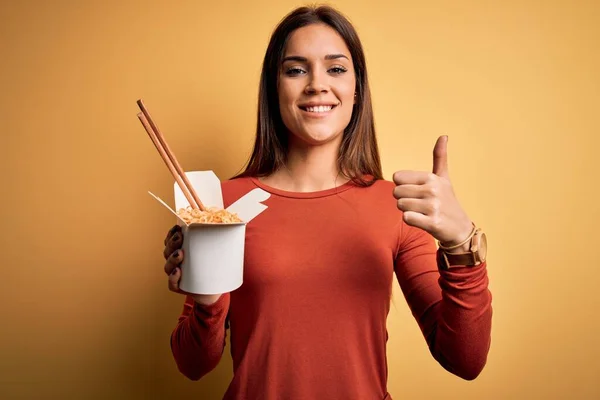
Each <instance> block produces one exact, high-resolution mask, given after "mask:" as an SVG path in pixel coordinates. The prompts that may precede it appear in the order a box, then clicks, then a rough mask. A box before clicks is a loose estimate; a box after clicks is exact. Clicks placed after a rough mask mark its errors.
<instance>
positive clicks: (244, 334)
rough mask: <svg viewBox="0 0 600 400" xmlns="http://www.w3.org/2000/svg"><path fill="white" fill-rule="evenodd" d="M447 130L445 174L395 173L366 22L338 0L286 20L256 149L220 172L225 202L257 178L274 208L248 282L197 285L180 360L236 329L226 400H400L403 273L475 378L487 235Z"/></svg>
mask: <svg viewBox="0 0 600 400" xmlns="http://www.w3.org/2000/svg"><path fill="white" fill-rule="evenodd" d="M446 142H447V139H446V138H445V137H442V138H440V139H439V140H438V142H437V143H436V145H435V149H434V162H433V164H434V165H433V172H419V171H399V172H397V173H396V174H394V182H388V181H385V180H383V177H382V173H381V166H380V161H379V154H378V149H377V143H376V139H375V129H374V123H373V112H372V106H371V97H370V92H369V84H368V80H367V71H366V66H365V58H364V54H363V50H362V46H361V43H360V40H359V38H358V36H357V34H356V32H355V30H354V28H353V27H352V26H351V25H350V23H349V22H348V21H347V20H346V19H345V18H344V17H343V16H342V15H340V14H339V13H338V12H337V11H335V10H334V9H332V8H329V7H318V8H308V7H303V8H299V9H297V10H295V11H293V12H292V13H290V14H289V15H288V16H287V17H286V18H284V20H283V21H282V22H281V23H280V24H279V26H278V27H277V29H276V30H275V32H274V33H273V36H272V38H271V40H270V43H269V46H268V49H267V51H266V55H265V59H264V64H263V69H262V75H261V80H260V94H259V109H258V126H257V136H256V142H255V146H254V151H253V154H252V156H251V158H250V161H249V164H248V166H247V168H246V170H245V171H244V172H243V173H242V174H240V175H238V176H236V177H234V178H232V179H230V180H228V181H226V182H223V184H222V188H223V195H224V199H225V203H226V206H227V205H228V204H231V203H232V202H234V201H235V200H237V199H238V198H240V197H241V196H243V195H244V194H246V193H247V192H248V191H250V190H251V189H253V188H256V187H259V188H262V189H263V190H266V191H268V192H270V193H271V197H270V198H269V199H268V200H267V201H266V202H265V204H266V205H268V209H267V211H265V212H264V213H262V214H261V215H259V216H258V217H256V218H255V219H254V220H253V221H252V222H251V223H249V224H248V226H247V235H246V254H245V264H244V284H243V285H242V286H241V287H240V288H239V289H237V290H235V291H234V292H232V293H223V294H221V295H216V296H201V295H187V296H186V298H185V303H184V304H185V305H184V309H183V313H182V314H181V316H180V318H179V322H178V324H177V326H176V327H175V329H174V331H173V334H172V337H171V348H172V351H173V355H174V358H175V361H176V363H177V366H178V368H179V370H180V371H181V372H182V373H183V374H184V375H185V376H187V377H188V378H190V379H193V380H197V379H200V378H201V377H203V376H204V375H206V374H207V373H208V372H210V371H211V370H212V369H213V368H214V367H215V366H216V365H217V364H218V362H219V360H220V359H221V355H222V353H223V351H224V346H225V336H226V333H227V329H230V335H231V355H232V358H233V366H234V376H233V380H232V382H231V384H230V386H229V388H228V390H227V392H226V394H225V398H226V399H360V400H365V399H384V398H388V399H389V398H391V397H390V396H389V393H388V392H387V388H386V382H387V365H386V340H387V332H386V318H387V315H388V311H389V305H390V298H391V291H392V282H393V281H392V280H393V275H394V273H395V275H396V278H397V279H398V282H399V284H400V287H401V288H402V290H403V293H404V295H405V298H406V300H407V302H408V305H409V306H410V308H411V310H412V313H413V315H414V317H415V318H416V321H417V323H418V324H419V326H420V328H421V330H422V332H423V335H424V338H425V340H426V343H427V345H428V346H429V348H430V350H431V353H432V355H433V356H434V357H435V359H436V360H437V361H438V362H439V363H440V364H441V365H442V366H443V367H444V368H446V369H447V370H448V371H450V372H451V373H453V374H455V375H457V376H460V377H462V378H464V379H469V380H470V379H474V378H475V377H476V376H477V375H478V374H479V373H480V371H481V370H482V368H483V366H484V364H485V362H486V357H487V353H488V349H489V345H490V329H491V316H492V311H491V294H490V292H489V290H488V278H487V273H486V263H485V255H484V252H483V251H484V250H485V249H484V247H485V236H484V235H483V234H482V232H481V231H480V230H479V229H475V228H474V226H475V225H474V224H473V223H472V222H471V221H470V219H469V218H468V216H467V214H466V213H465V212H464V211H463V210H462V208H461V206H460V204H459V203H458V201H457V200H456V198H455V196H454V194H453V191H452V186H451V184H450V180H449V178H448V172H447V159H446ZM434 239H437V240H438V241H439V242H440V243H439V245H440V248H438V247H437V246H436V244H435V240H434ZM182 240H183V232H182V231H181V229H180V228H179V227H174V228H173V229H171V231H169V233H168V235H167V238H166V239H165V250H164V255H165V258H166V259H167V262H166V264H165V272H166V273H167V274H168V275H169V288H170V289H171V290H172V291H175V292H179V293H182V292H181V291H180V290H179V288H178V282H179V279H180V277H181V270H180V267H179V265H180V263H181V262H182V260H183V257H184V256H185V255H184V254H183V252H182V250H181V244H182ZM472 244H475V245H479V247H483V248H482V249H481V251H479V252H477V251H475V252H474V253H473V252H472V250H473V249H474V247H473V248H472ZM442 246H443V247H442ZM456 254H458V255H456ZM477 257H479V258H477Z"/></svg>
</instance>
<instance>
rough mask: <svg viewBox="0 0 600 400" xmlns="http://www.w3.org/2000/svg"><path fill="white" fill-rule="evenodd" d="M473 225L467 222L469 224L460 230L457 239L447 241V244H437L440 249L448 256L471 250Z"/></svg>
mask: <svg viewBox="0 0 600 400" xmlns="http://www.w3.org/2000/svg"><path fill="white" fill-rule="evenodd" d="M475 230H476V227H475V224H474V223H472V222H469V224H468V225H467V226H466V227H465V228H464V229H462V230H461V232H460V234H459V235H457V239H455V240H449V241H447V242H439V245H440V248H441V249H442V250H443V251H444V252H445V253H449V254H460V253H466V252H468V251H470V249H471V238H472V237H473V235H474V234H475Z"/></svg>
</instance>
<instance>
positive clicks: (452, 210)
mask: <svg viewBox="0 0 600 400" xmlns="http://www.w3.org/2000/svg"><path fill="white" fill-rule="evenodd" d="M447 146H448V137H447V136H440V137H439V138H438V140H437V142H436V144H435V147H434V149H433V169H432V172H422V171H398V172H396V173H395V174H394V177H393V180H394V183H395V184H396V188H395V189H394V197H395V198H396V199H397V200H398V209H400V210H401V211H403V212H404V215H403V219H404V222H406V223H407V224H408V225H411V226H415V227H417V228H421V229H423V230H425V231H427V232H428V233H430V234H431V235H432V236H433V237H434V238H436V239H437V240H438V241H440V242H441V243H442V244H443V245H445V246H452V245H454V244H458V243H460V242H462V241H463V240H465V239H466V238H467V237H468V236H469V234H470V233H471V231H472V229H473V224H472V223H471V220H470V219H469V217H468V216H467V214H466V213H465V211H464V210H463V209H462V207H461V205H460V204H459V202H458V200H457V198H456V196H455V195H454V189H453V188H452V183H451V182H450V175H449V172H448V147H447ZM463 247H464V246H463ZM460 250H461V249H457V251H460ZM465 250H466V249H465Z"/></svg>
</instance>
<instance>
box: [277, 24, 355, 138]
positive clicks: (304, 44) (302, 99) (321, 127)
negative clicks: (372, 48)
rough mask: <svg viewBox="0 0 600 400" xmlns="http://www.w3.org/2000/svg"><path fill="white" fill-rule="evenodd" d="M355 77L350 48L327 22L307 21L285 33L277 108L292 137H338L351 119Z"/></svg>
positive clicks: (340, 136)
mask: <svg viewBox="0 0 600 400" xmlns="http://www.w3.org/2000/svg"><path fill="white" fill-rule="evenodd" d="M355 87H356V78H355V74H354V68H353V63H352V58H351V56H350V51H349V50H348V47H347V46H346V44H345V42H344V39H342V37H341V36H340V35H339V34H338V33H337V32H336V31H335V30H334V29H332V28H330V27H329V26H327V25H323V24H312V25H308V26H305V27H302V28H299V29H297V30H295V31H294V32H293V33H292V35H291V36H290V38H289V41H288V44H287V48H286V50H285V55H284V61H283V64H282V67H281V70H280V73H279V85H278V94H279V109H280V110H281V117H282V119H283V123H284V124H285V126H286V127H287V128H288V130H289V133H290V134H291V137H290V142H291V143H294V142H296V143H298V142H299V143H303V144H305V145H309V146H316V145H321V144H324V143H328V142H331V141H335V140H337V141H339V142H341V138H342V135H343V132H344V129H345V128H346V126H348V124H349V123H350V118H351V116H352V109H353V105H354V101H355V97H354V92H355Z"/></svg>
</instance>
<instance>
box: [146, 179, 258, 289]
mask: <svg viewBox="0 0 600 400" xmlns="http://www.w3.org/2000/svg"><path fill="white" fill-rule="evenodd" d="M185 174H186V176H187V178H188V179H189V181H190V183H191V185H192V187H193V188H194V190H195V191H196V193H197V194H198V196H199V197H200V198H201V199H202V202H203V203H204V205H205V206H206V207H207V208H212V207H216V208H218V209H223V194H222V192H221V182H220V181H219V179H218V178H217V176H216V175H215V173H214V172H213V171H190V172H186V173H185ZM173 188H174V198H175V210H179V209H181V208H186V207H187V206H189V202H188V201H187V199H186V197H185V196H184V194H183V192H182V191H181V189H180V188H179V186H178V185H177V183H174V185H173ZM150 194H151V195H152V196H153V197H154V198H155V199H156V200H158V201H159V202H160V203H161V204H162V205H163V206H165V207H166V208H167V209H169V211H171V212H172V213H173V214H175V215H176V216H177V220H178V224H179V225H181V226H182V231H183V254H184V258H183V263H182V265H181V280H180V282H179V288H180V289H181V290H183V291H184V292H187V293H192V294H221V293H227V292H231V291H233V290H235V289H237V288H239V287H240V286H241V285H242V283H243V277H244V250H245V238H246V224H247V223H248V222H250V221H252V220H253V219H254V218H255V217H256V216H257V215H259V214H260V213H262V212H263V211H265V210H266V209H267V206H265V205H264V204H261V202H262V201H265V200H266V199H268V198H269V196H270V194H269V193H268V192H266V191H264V190H262V189H259V188H256V189H253V190H251V191H250V192H248V193H247V194H246V195H244V196H243V197H241V198H240V199H239V200H237V201H236V202H234V203H233V204H231V205H230V206H229V207H227V211H230V212H232V213H235V214H237V215H238V217H240V219H241V220H242V221H243V222H237V223H228V224H210V223H191V224H187V223H186V222H185V221H184V220H182V219H181V218H179V216H178V215H177V213H176V212H175V211H174V210H173V209H171V207H169V206H168V205H167V204H166V203H165V202H164V201H162V200H161V199H160V198H158V197H157V196H155V195H154V194H152V193H150Z"/></svg>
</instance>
